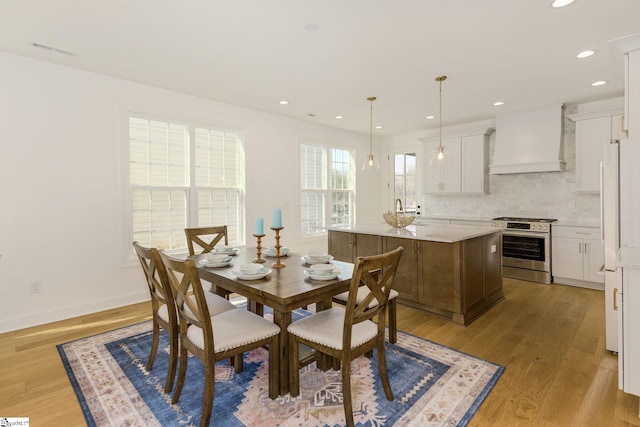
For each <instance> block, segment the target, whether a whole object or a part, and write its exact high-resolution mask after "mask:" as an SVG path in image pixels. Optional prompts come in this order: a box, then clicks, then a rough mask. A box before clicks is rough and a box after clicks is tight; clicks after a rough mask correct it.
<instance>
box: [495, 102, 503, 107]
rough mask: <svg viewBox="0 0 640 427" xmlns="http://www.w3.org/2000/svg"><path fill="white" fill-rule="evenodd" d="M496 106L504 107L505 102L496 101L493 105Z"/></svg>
mask: <svg viewBox="0 0 640 427" xmlns="http://www.w3.org/2000/svg"><path fill="white" fill-rule="evenodd" d="M493 105H494V106H496V107H499V106H501V105H504V101H496V102H494V103H493Z"/></svg>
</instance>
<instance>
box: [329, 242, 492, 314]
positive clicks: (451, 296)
mask: <svg viewBox="0 0 640 427" xmlns="http://www.w3.org/2000/svg"><path fill="white" fill-rule="evenodd" d="M336 234H342V235H343V236H336ZM349 234H352V235H354V237H355V239H356V241H357V242H358V245H363V244H364V243H363V242H365V241H369V242H375V243H376V244H377V242H378V241H377V240H376V239H375V237H379V238H381V239H382V241H381V243H382V246H381V249H382V251H381V252H388V251H391V250H393V249H395V248H397V247H399V246H402V247H403V248H404V252H403V253H402V257H401V258H400V264H399V266H398V271H397V273H396V280H395V283H394V289H396V290H397V291H398V293H399V296H398V302H399V303H401V304H405V305H408V306H411V307H414V308H419V309H422V310H425V311H428V312H431V313H434V314H438V315H441V316H445V317H448V318H450V319H451V320H452V321H453V322H455V323H458V324H461V325H468V324H469V323H471V322H472V321H473V320H475V319H476V318H478V317H479V316H480V315H481V314H482V313H484V312H485V311H487V310H488V309H489V308H491V307H492V306H493V305H495V304H496V303H498V302H499V301H501V300H502V299H503V298H504V294H503V290H502V243H501V238H502V234H501V233H499V232H498V233H492V234H486V235H484V236H479V237H474V238H470V239H466V240H461V241H458V242H453V243H443V242H437V241H429V240H420V239H411V238H404V237H392V236H382V237H381V236H374V235H367V234H358V233H344V232H339V231H329V242H330V244H329V247H330V252H331V254H332V255H333V256H334V257H335V258H336V259H338V260H340V261H350V260H349V259H346V258H339V257H341V256H343V255H342V254H345V255H344V256H349V255H350V254H353V253H354V250H353V248H351V249H349V248H347V249H346V250H345V248H344V247H342V248H338V247H337V245H338V244H342V245H343V246H344V245H345V244H347V245H348V237H345V235H349ZM364 236H367V237H364ZM361 249H362V248H361ZM369 249H370V250H373V249H374V248H373V246H372V247H370V248H369ZM381 252H380V253H381ZM353 259H355V258H352V260H353Z"/></svg>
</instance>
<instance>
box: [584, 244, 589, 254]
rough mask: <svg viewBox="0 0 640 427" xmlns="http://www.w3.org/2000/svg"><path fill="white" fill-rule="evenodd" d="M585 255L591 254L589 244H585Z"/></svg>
mask: <svg viewBox="0 0 640 427" xmlns="http://www.w3.org/2000/svg"><path fill="white" fill-rule="evenodd" d="M584 253H585V254H586V253H589V244H588V243H585V244H584Z"/></svg>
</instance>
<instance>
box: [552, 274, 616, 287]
mask: <svg viewBox="0 0 640 427" xmlns="http://www.w3.org/2000/svg"><path fill="white" fill-rule="evenodd" d="M553 283H558V284H560V285H569V286H577V287H579V288H588V289H596V290H598V291H604V283H597V282H587V281H585V280H576V279H567V278H564V277H555V276H554V277H553Z"/></svg>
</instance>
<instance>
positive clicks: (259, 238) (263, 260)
mask: <svg viewBox="0 0 640 427" xmlns="http://www.w3.org/2000/svg"><path fill="white" fill-rule="evenodd" d="M253 237H255V238H256V239H257V240H258V246H257V247H256V249H257V250H258V253H257V258H256V259H254V260H253V262H257V263H260V264H262V263H264V262H266V261H267V260H266V259H264V258H262V238H263V237H264V234H254V235H253Z"/></svg>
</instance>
